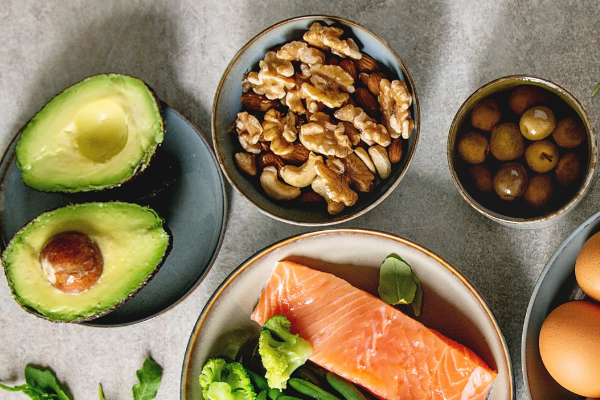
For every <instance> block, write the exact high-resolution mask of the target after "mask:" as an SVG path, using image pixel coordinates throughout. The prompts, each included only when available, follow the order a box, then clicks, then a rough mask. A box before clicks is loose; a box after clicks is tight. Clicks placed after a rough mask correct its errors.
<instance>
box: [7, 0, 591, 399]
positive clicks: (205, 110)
mask: <svg viewBox="0 0 600 400" xmlns="http://www.w3.org/2000/svg"><path fill="white" fill-rule="evenodd" d="M304 14H329V15H338V16H341V17H344V18H347V19H350V20H353V21H356V22H358V23H360V24H362V25H364V26H365V27H366V28H367V29H369V30H371V31H373V32H374V33H376V34H378V35H379V36H380V37H382V38H383V39H384V40H386V41H387V42H388V43H389V44H390V46H391V47H392V48H393V49H394V50H395V51H396V52H397V53H398V54H399V55H400V57H401V58H402V59H403V60H404V62H405V64H406V65H407V67H408V69H409V71H410V73H411V75H412V77H413V80H414V82H415V85H416V88H417V91H418V95H419V99H420V105H421V138H420V141H419V147H418V151H417V153H416V156H415V158H414V161H413V163H412V165H411V168H410V170H409V171H408V173H407V174H406V176H405V178H404V180H403V181H402V182H401V183H400V185H399V186H398V187H397V188H396V190H395V191H394V193H392V194H391V195H390V196H389V197H388V198H387V199H386V200H385V201H384V202H383V203H382V204H380V205H379V206H378V207H377V208H376V209H374V210H372V211H371V212H369V213H367V214H366V215H364V216H362V217H360V218H358V219H355V220H353V221H351V222H350V223H348V224H345V225H342V226H345V227H359V228H372V229H377V230H382V231H387V232H390V233H394V234H398V235H400V236H403V237H405V238H407V239H410V240H413V241H415V242H417V243H419V244H421V245H422V246H424V247H426V248H428V249H430V250H431V251H433V252H435V253H437V254H439V255H440V256H441V257H443V258H444V259H446V260H447V261H449V262H450V263H451V264H453V265H454V266H455V267H456V268H457V269H458V270H460V271H461V272H462V273H463V274H465V275H466V277H467V278H468V279H469V280H470V281H471V282H472V283H473V284H474V285H475V287H477V288H478V289H479V291H480V292H481V294H482V295H483V297H484V298H485V300H486V301H487V302H488V303H489V306H490V307H491V309H492V310H493V312H494V313H495V315H496V318H497V319H498V322H499V324H500V327H501V329H502V331H503V333H504V335H505V337H506V340H507V343H508V346H509V348H510V352H511V357H512V362H513V369H514V373H515V382H516V388H517V398H518V399H525V397H526V396H525V393H524V392H523V384H522V378H521V364H520V343H521V331H522V324H523V319H524V316H525V313H526V309H527V304H528V301H529V297H530V295H531V293H532V290H533V288H534V285H535V282H536V280H537V277H538V275H539V273H540V272H541V271H542V269H543V267H544V265H545V264H546V262H547V261H548V260H549V258H550V257H551V255H552V254H553V252H554V251H555V249H556V248H557V247H558V246H559V245H560V243H561V242H562V241H563V240H564V239H565V238H566V237H567V236H568V234H569V233H570V232H571V231H572V230H573V229H575V228H576V227H577V226H578V225H579V224H581V223H582V222H583V221H584V220H585V219H586V218H588V217H589V216H591V215H592V214H594V213H595V212H596V211H598V209H599V208H600V207H599V206H598V202H599V199H600V187H599V186H598V185H597V183H596V182H594V183H593V185H592V187H591V190H590V193H589V195H588V196H587V197H586V198H585V199H584V201H583V202H582V203H581V204H580V205H579V206H578V207H577V208H576V209H575V210H574V211H573V212H572V213H570V214H569V215H568V216H567V217H566V218H564V219H562V220H561V221H559V222H558V223H556V224H554V225H552V226H550V227H548V228H543V229H537V230H523V231H521V230H516V229H513V228H507V227H502V226H500V225H498V224H496V223H494V222H492V221H490V220H487V219H486V218H485V217H483V216H481V215H479V214H478V213H477V212H475V211H474V210H473V209H472V208H471V207H470V206H469V205H468V204H467V203H466V202H465V201H464V200H463V199H462V197H461V196H460V195H459V193H458V191H457V190H456V188H455V186H454V184H453V182H452V179H451V177H450V174H449V172H448V167H447V166H448V163H447V158H446V141H447V132H448V129H449V126H450V124H451V122H452V119H453V117H454V114H455V112H456V111H457V110H458V108H459V107H460V105H461V104H462V102H463V101H464V100H465V99H466V97H467V96H469V95H470V94H471V93H472V92H473V91H474V90H475V89H477V88H478V87H479V86H481V85H482V84H484V83H486V82H488V81H490V80H493V79H495V78H498V77H501V76H505V75H511V74H530V75H537V76H540V77H543V78H547V79H550V80H553V81H555V82H556V83H558V84H560V85H562V86H564V87H565V88H567V90H569V91H570V92H571V93H573V94H574V95H575V96H576V97H577V98H579V99H580V101H581V102H582V103H583V104H584V106H585V107H586V108H587V110H588V112H589V113H590V115H591V117H592V120H593V122H594V123H595V124H596V125H597V123H598V117H599V116H600V98H592V97H591V92H592V90H593V89H594V87H595V85H596V83H597V82H598V81H600V63H599V60H598V58H599V57H600V51H599V50H600V43H599V42H598V29H599V28H598V21H599V20H600V8H599V7H598V5H597V3H596V2H594V1H563V0H560V1H558V0H557V1H541V0H532V1H524V0H513V1H502V0H500V1H498V0H496V1H491V0H489V1H468V0H459V1H455V0H446V1H436V0H425V1H405V0H398V1H393V0H388V1H385V0H376V1H371V0H352V1H329V2H323V1H313V0H306V1H284V0H277V1H273V0H264V1H260V2H259V1H241V0H219V1H214V0H207V1H190V0H173V1H166V0H164V1H136V0H126V1H125V0H124V1H117V0H86V1H84V0H70V1H52V2H50V1H48V2H45V1H37V0H0V110H1V114H2V122H1V123H0V151H4V149H5V148H6V146H7V145H8V143H9V142H10V140H11V139H12V138H13V136H14V135H15V133H16V132H17V131H18V130H19V128H20V127H21V126H22V125H23V124H24V123H25V122H26V121H27V120H28V119H29V118H30V117H31V116H32V115H33V114H34V113H35V112H36V111H37V110H39V109H40V108H41V107H42V106H43V105H44V104H45V103H46V102H47V101H48V100H49V99H51V98H52V97H53V96H54V95H55V94H57V93H58V92H60V91H61V90H62V89H63V88H65V87H66V86H69V85H71V84H72V83H74V82H76V81H78V80H80V79H83V78H85V77H87V76H89V75H92V74H96V73H101V72H121V73H127V74H131V75H134V76H138V77H140V78H143V79H144V80H146V81H147V82H148V83H149V84H150V86H152V87H153V88H154V89H155V90H156V91H157V93H158V95H159V96H160V97H161V98H163V99H164V100H165V101H167V102H168V103H169V104H171V105H173V106H174V107H175V108H176V109H178V110H180V111H181V112H182V113H183V114H184V115H186V116H188V117H189V118H190V119H191V120H192V121H193V122H194V123H196V124H197V125H198V126H199V127H200V129H201V130H202V131H203V132H204V133H205V135H206V136H207V137H210V117H211V108H212V100H213V98H214V94H215V90H216V87H217V85H218V82H219V79H220V77H221V74H222V72H223V71H224V69H225V68H226V66H227V64H228V63H229V61H230V60H231V59H232V57H233V56H234V55H235V53H236V52H237V50H238V49H239V48H240V47H241V46H242V45H244V44H245V43H246V42H247V41H248V40H249V39H250V38H252V36H254V35H255V34H257V33H259V32H260V31H262V30H263V29H265V28H267V27H268V26H270V25H272V24H274V23H276V22H278V21H281V20H283V19H287V18H290V17H294V16H299V15H304ZM229 204H230V215H229V221H228V225H227V230H226V235H225V239H224V243H223V245H222V248H221V253H220V255H219V257H218V258H217V260H216V263H215V264H214V266H213V268H212V270H211V271H210V273H209V275H208V277H207V278H206V279H205V280H204V281H203V282H202V284H201V285H200V286H199V287H198V288H197V289H196V291H195V292H194V293H193V294H192V295H191V296H189V297H188V298H187V299H186V300H185V301H184V302H182V303H181V304H179V305H178V306H177V307H175V308H174V309H172V310H171V311H169V312H168V313H166V314H164V315H161V316H159V317H157V318H155V319H153V320H150V321H146V322H143V323H141V324H137V325H133V326H129V327H123V328H111V329H92V328H88V327H85V326H77V325H64V324H63V325H60V324H52V323H48V322H45V321H43V320H41V319H38V318H36V317H34V316H31V315H28V314H27V313H25V312H23V311H22V310H21V308H20V307H19V306H18V305H17V304H16V303H15V302H14V301H13V300H12V299H11V298H10V293H9V290H8V288H7V285H6V280H5V277H4V275H3V274H0V381H2V382H9V383H21V382H22V380H23V368H24V367H25V365H26V364H30V363H31V364H36V365H40V366H48V367H51V368H52V369H53V370H54V371H55V372H56V373H57V375H58V376H59V377H60V379H61V380H62V381H64V382H65V383H66V384H67V385H68V387H69V388H70V390H71V391H72V393H73V394H74V396H75V398H76V399H94V398H97V385H98V383H102V385H103V387H104V390H105V394H106V398H107V399H127V398H131V386H132V385H133V384H134V383H135V382H136V377H135V370H136V369H138V368H139V367H140V366H141V364H142V361H143V360H144V358H145V357H146V356H147V355H148V354H151V355H152V357H153V358H154V359H155V360H156V361H158V362H159V363H160V364H161V365H162V366H163V367H164V377H163V383H162V385H161V388H160V391H159V395H158V398H159V399H176V398H179V385H180V375H181V367H182V361H183V357H184V353H185V349H186V345H187V341H188V338H189V335H190V333H191V330H192V328H193V326H194V324H195V322H196V319H197V317H198V315H199V313H200V312H201V310H202V308H203V306H204V304H205V302H206V301H207V300H208V298H209V296H210V295H211V293H212V292H213V291H214V289H215V288H216V287H217V285H218V284H219V283H220V282H221V281H222V280H223V279H224V278H225V277H226V276H227V275H228V274H229V272H231V271H232V270H233V269H234V268H235V267H236V266H237V265H238V264H239V263H241V262H242V261H244V260H245V259H246V258H248V257H249V256H251V255H252V254H254V253H255V252H256V251H257V250H259V249H262V248H263V247H265V246H268V245H269V244H271V243H273V242H275V241H277V240H279V239H281V238H284V237H288V236H291V235H295V234H298V233H302V232H306V231H308V230H310V228H305V227H296V226H291V225H286V224H283V223H280V222H277V221H274V220H271V219H269V218H268V217H266V216H264V215H262V214H260V213H259V212H258V211H256V210H255V209H254V208H253V207H251V206H250V205H248V204H247V203H246V202H245V200H243V199H242V198H241V197H240V196H238V195H237V194H236V193H233V192H232V191H231V190H230V191H229ZM0 398H2V399H22V398H23V395H21V394H17V393H8V392H1V393H0Z"/></svg>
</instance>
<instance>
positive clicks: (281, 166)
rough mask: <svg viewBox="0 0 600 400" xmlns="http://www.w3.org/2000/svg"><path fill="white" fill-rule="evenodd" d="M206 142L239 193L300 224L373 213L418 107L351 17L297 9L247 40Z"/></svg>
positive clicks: (382, 49)
mask: <svg viewBox="0 0 600 400" xmlns="http://www.w3.org/2000/svg"><path fill="white" fill-rule="evenodd" d="M212 130H213V144H214V148H215V152H216V154H217V159H218V162H219V164H220V166H221V168H222V170H223V172H224V174H225V176H226V177H227V179H228V181H229V182H230V183H231V185H232V186H233V187H234V189H235V190H236V191H237V192H238V193H239V194H240V195H241V196H243V197H244V198H246V199H247V200H248V201H250V203H252V204H254V205H255V206H256V207H258V209H259V210H260V211H261V212H263V213H265V214H267V215H269V216H271V217H273V218H275V219H278V220H281V221H284V222H288V223H292V224H296V225H330V224H336V223H341V222H344V221H348V220H350V219H352V218H355V217H357V216H359V215H362V214H364V213H366V212H367V211H369V210H371V209H372V208H373V207H375V206H376V205H377V204H379V203H380V202H381V201H382V200H383V199H384V198H385V197H386V196H388V195H389V194H390V193H391V192H392V191H393V190H394V189H395V188H396V186H397V185H398V183H399V182H400V180H401V179H402V177H403V176H404V174H405V173H406V171H407V169H408V167H409V165H410V163H411V161H412V159H413V157H414V154H415V151H416V147H417V142H418V139H419V105H418V98H417V93H416V91H415V87H414V84H413V82H412V79H411V77H410V75H409V73H408V70H407V69H406V67H405V65H404V63H403V62H402V60H401V59H400V58H399V57H398V56H397V55H396V53H395V52H394V51H393V50H392V49H391V48H390V47H389V46H388V45H387V44H386V43H385V41H383V40H382V39H380V38H379V37H377V36H376V35H374V34H373V33H371V32H369V31H368V30H366V29H365V28H364V27H362V26H360V25H358V24H357V23H354V22H351V21H348V20H345V19H342V18H338V17H331V16H303V17H297V18H293V19H289V20H286V21H283V22H280V23H278V24H276V25H273V26H271V27H269V28H267V29H265V30H264V31H263V32H261V33H259V34H258V35H257V36H255V37H254V38H253V39H252V40H250V41H249V42H248V43H247V44H246V45H245V46H244V47H243V48H242V49H241V50H240V51H239V52H238V53H237V54H236V56H235V57H234V58H233V60H232V61H231V63H230V64H229V66H228V67H227V69H226V71H225V73H224V74H223V77H222V79H221V82H220V84H219V87H218V89H217V93H216V96H215V100H214V104H213V117H212Z"/></svg>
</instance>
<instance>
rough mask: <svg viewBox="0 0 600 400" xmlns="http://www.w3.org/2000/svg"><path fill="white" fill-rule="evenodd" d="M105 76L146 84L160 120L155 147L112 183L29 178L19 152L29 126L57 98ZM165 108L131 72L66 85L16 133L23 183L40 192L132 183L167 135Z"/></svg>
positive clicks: (93, 189)
mask: <svg viewBox="0 0 600 400" xmlns="http://www.w3.org/2000/svg"><path fill="white" fill-rule="evenodd" d="M102 78H106V79H119V78H121V79H124V80H132V81H135V82H136V83H137V84H140V85H143V88H144V89H145V90H146V93H145V94H146V95H147V96H148V97H149V98H150V99H151V100H152V103H153V106H154V107H155V109H154V114H155V116H156V122H157V123H158V127H157V128H156V129H158V130H159V131H160V132H161V138H160V140H159V141H158V142H157V143H155V144H154V145H153V146H150V147H149V148H148V149H146V151H145V153H144V156H143V157H142V158H140V160H139V162H138V163H137V164H136V165H135V166H134V167H133V168H132V169H131V170H130V171H129V173H128V175H126V176H123V177H121V178H119V179H117V180H114V181H110V182H102V183H98V182H94V183H91V184H90V185H87V186H85V185H77V186H73V185H68V184H63V183H59V184H55V183H51V184H48V183H47V182H45V181H38V182H36V181H35V179H33V178H30V177H29V174H30V172H28V170H29V169H30V168H29V166H28V165H26V163H25V162H24V160H23V158H24V157H22V156H20V154H21V153H22V148H23V147H24V145H23V143H22V142H23V140H22V139H23V137H24V136H27V134H28V133H27V131H28V130H30V128H31V127H32V126H34V125H35V124H36V123H37V119H38V118H39V116H40V115H41V114H42V113H43V112H44V110H45V109H46V108H47V106H48V105H50V104H51V103H53V102H56V101H57V99H61V98H62V97H63V96H66V95H68V94H69V92H73V91H76V90H75V89H76V88H77V87H78V86H80V85H82V84H85V83H86V82H89V81H93V80H94V79H102ZM164 107H165V104H164V103H163V102H162V101H160V100H159V97H158V96H157V94H156V91H155V90H154V89H153V88H152V87H150V86H149V85H148V84H147V83H146V82H145V81H143V80H142V79H139V78H136V77H133V76H131V75H127V74H119V73H104V74H98V75H93V76H90V77H87V78H85V79H83V80H81V81H79V82H76V83H74V84H73V85H71V86H68V87H66V88H65V89H63V90H62V91H61V92H60V93H58V94H57V95H56V96H54V97H53V98H52V99H51V100H50V101H48V102H47V103H46V104H45V105H44V106H43V107H42V108H41V109H40V110H39V111H38V112H37V113H36V114H35V115H34V116H33V117H32V118H31V119H30V120H29V121H28V122H27V123H26V124H25V125H24V126H23V128H21V130H20V131H19V133H18V135H17V145H16V147H15V153H16V160H15V161H16V165H17V167H18V168H19V170H21V172H22V176H21V177H22V180H23V182H24V183H25V184H26V185H27V186H29V187H31V188H32V189H35V190H37V191H41V192H61V193H82V192H92V193H94V192H101V191H103V190H105V189H111V188H116V187H120V186H122V185H124V184H125V183H127V182H129V181H130V180H132V179H134V178H136V177H138V176H139V175H140V174H141V173H142V172H143V171H144V170H145V169H146V168H147V167H148V165H149V164H150V162H151V161H152V160H153V159H154V155H155V153H156V150H157V149H158V148H159V146H160V144H161V143H162V141H163V140H164V134H165V132H166V124H165V118H164Z"/></svg>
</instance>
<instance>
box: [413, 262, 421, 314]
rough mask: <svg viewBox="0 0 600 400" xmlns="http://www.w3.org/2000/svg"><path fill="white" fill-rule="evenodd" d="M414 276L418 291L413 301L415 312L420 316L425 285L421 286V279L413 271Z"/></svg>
mask: <svg viewBox="0 0 600 400" xmlns="http://www.w3.org/2000/svg"><path fill="white" fill-rule="evenodd" d="M412 278H413V280H414V281H415V284H416V285H417V291H416V292H415V298H414V299H413V301H412V307H413V312H414V313H415V315H416V316H417V317H418V316H419V315H421V306H422V305H423V286H421V281H420V280H419V278H417V276H416V275H415V274H414V273H413V274H412Z"/></svg>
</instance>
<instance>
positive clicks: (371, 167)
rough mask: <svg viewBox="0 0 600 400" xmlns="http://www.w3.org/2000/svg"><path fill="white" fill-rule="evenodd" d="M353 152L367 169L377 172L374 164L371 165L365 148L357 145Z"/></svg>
mask: <svg viewBox="0 0 600 400" xmlns="http://www.w3.org/2000/svg"><path fill="white" fill-rule="evenodd" d="M354 153H355V154H356V155H357V156H358V158H360V159H361V160H362V162H364V163H365V165H366V166H367V168H369V171H371V172H372V173H374V174H375V173H377V170H376V169H375V165H373V161H371V159H370V158H369V155H368V154H367V151H366V150H365V149H363V148H362V147H357V148H356V149H354Z"/></svg>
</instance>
